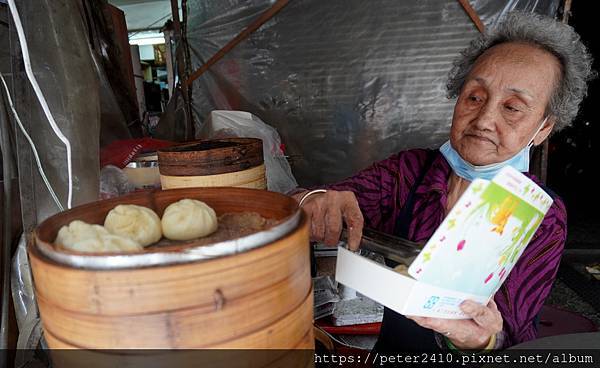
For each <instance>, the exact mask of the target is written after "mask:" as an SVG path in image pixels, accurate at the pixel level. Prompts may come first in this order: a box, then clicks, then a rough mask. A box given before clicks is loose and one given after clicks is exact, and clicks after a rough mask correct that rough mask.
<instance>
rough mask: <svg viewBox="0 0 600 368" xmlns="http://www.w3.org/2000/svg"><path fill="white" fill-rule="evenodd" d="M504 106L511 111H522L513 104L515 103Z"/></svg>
mask: <svg viewBox="0 0 600 368" xmlns="http://www.w3.org/2000/svg"><path fill="white" fill-rule="evenodd" d="M504 108H505V109H507V110H508V111H510V112H519V111H521V110H520V109H519V108H518V107H517V106H513V105H505V106H504Z"/></svg>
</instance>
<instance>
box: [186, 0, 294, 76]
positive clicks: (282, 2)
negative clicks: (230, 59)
mask: <svg viewBox="0 0 600 368" xmlns="http://www.w3.org/2000/svg"><path fill="white" fill-rule="evenodd" d="M288 2H289V0H277V2H276V3H275V4H274V5H273V6H272V7H270V8H269V9H268V10H267V11H265V12H264V13H263V14H262V15H261V16H260V17H258V19H256V20H255V21H254V22H252V23H251V24H250V25H249V26H248V27H246V28H245V29H244V30H243V31H242V32H240V33H239V34H238V35H237V36H235V38H233V39H232V40H231V41H229V42H228V43H227V44H226V45H225V46H223V47H222V48H221V49H220V50H219V51H217V52H216V53H215V54H214V55H213V56H212V57H211V58H210V59H208V61H207V62H206V63H204V65H202V66H201V67H200V68H198V69H197V70H196V71H195V72H193V73H192V74H191V75H190V76H189V78H188V79H186V80H185V81H184V83H183V85H184V87H187V86H189V85H190V84H191V83H192V82H193V81H195V80H196V79H198V78H199V77H200V76H201V75H202V74H204V73H205V72H206V71H207V70H208V69H209V68H210V67H211V66H213V65H214V64H215V63H216V62H217V61H219V60H221V59H222V58H223V56H225V55H227V53H228V52H229V51H231V50H232V49H233V48H234V47H236V46H237V45H238V44H239V43H240V42H242V41H243V40H245V39H246V38H248V36H250V35H251V34H252V33H253V32H254V31H256V30H257V29H259V28H260V27H261V26H262V25H263V24H265V23H266V22H267V21H268V20H269V19H271V18H273V16H275V14H277V13H279V11H280V10H281V9H283V7H285V6H286V5H287V4H288Z"/></svg>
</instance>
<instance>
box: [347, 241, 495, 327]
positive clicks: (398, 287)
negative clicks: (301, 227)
mask: <svg viewBox="0 0 600 368" xmlns="http://www.w3.org/2000/svg"><path fill="white" fill-rule="evenodd" d="M335 279H336V281H337V282H339V283H341V284H344V285H346V286H348V287H351V288H353V289H355V290H357V291H358V292H359V293H361V294H363V295H365V296H367V297H369V298H371V299H373V300H374V301H376V302H378V303H380V304H383V305H384V306H386V307H388V308H390V309H392V310H394V311H396V312H398V313H400V314H404V315H413V316H423V317H438V318H448V319H465V318H468V317H467V316H465V315H464V314H463V313H462V312H461V311H460V309H459V307H458V306H459V305H460V303H462V301H463V300H466V299H471V300H475V301H477V302H480V303H487V300H485V299H483V300H482V299H481V298H478V297H476V296H473V295H469V294H464V293H460V292H456V291H453V290H446V289H440V288H436V287H433V286H430V285H427V284H424V283H422V282H418V281H416V280H415V279H413V278H410V277H406V276H404V275H402V274H400V273H398V272H396V271H394V270H392V269H391V268H389V267H386V266H385V265H382V264H379V263H377V262H374V261H373V260H371V259H368V258H366V257H362V256H360V255H358V254H356V253H353V252H351V251H349V250H348V249H346V248H343V247H338V256H337V263H336V270H335Z"/></svg>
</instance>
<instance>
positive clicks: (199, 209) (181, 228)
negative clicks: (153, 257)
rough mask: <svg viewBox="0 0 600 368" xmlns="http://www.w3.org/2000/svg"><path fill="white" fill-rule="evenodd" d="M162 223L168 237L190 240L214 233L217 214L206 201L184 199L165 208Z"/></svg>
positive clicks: (164, 232)
mask: <svg viewBox="0 0 600 368" xmlns="http://www.w3.org/2000/svg"><path fill="white" fill-rule="evenodd" d="M161 223H162V231H163V234H164V235H165V237H166V238H169V239H171V240H190V239H195V238H201V237H203V236H207V235H210V234H212V233H214V232H215V231H216V230H217V214H216V213H215V210H213V209H212V208H210V207H209V206H208V205H207V204H206V203H204V202H201V201H198V200H195V199H182V200H180V201H178V202H175V203H171V204H170V205H169V207H167V208H166V209H165V212H164V213H163V217H162V221H161Z"/></svg>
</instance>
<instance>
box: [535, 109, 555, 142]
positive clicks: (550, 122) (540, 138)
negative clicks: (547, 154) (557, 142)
mask: <svg viewBox="0 0 600 368" xmlns="http://www.w3.org/2000/svg"><path fill="white" fill-rule="evenodd" d="M554 123H556V117H554V115H550V116H549V117H548V119H546V122H545V123H544V125H543V126H542V129H540V131H539V132H538V133H537V134H536V135H535V137H533V145H534V146H538V145H540V144H542V142H544V141H545V140H546V138H548V136H549V135H550V133H551V132H552V129H553V128H554Z"/></svg>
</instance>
